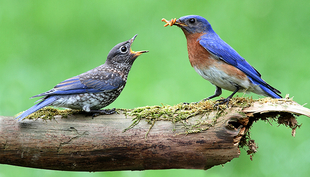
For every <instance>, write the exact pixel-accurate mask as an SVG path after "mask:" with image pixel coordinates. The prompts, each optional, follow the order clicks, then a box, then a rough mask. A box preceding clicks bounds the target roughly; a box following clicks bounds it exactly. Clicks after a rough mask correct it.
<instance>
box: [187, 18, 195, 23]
mask: <svg viewBox="0 0 310 177" xmlns="http://www.w3.org/2000/svg"><path fill="white" fill-rule="evenodd" d="M188 22H189V23H191V24H193V23H195V22H196V19H194V18H190V19H189V20H188Z"/></svg>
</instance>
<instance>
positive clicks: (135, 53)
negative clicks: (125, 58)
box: [130, 34, 149, 58]
mask: <svg viewBox="0 0 310 177" xmlns="http://www.w3.org/2000/svg"><path fill="white" fill-rule="evenodd" d="M137 35H138V34H136V35H134V37H133V38H131V39H130V43H131V44H132V43H133V41H134V40H135V39H136V37H137ZM147 52H149V51H147V50H143V51H137V52H135V51H133V50H131V47H130V53H131V54H133V55H134V58H136V57H138V56H139V55H141V54H142V53H147Z"/></svg>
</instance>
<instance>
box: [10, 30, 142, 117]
mask: <svg viewBox="0 0 310 177" xmlns="http://www.w3.org/2000/svg"><path fill="white" fill-rule="evenodd" d="M136 36H137V35H135V36H134V37H133V38H131V39H130V40H128V41H125V42H122V43H119V44H117V45H116V46H114V47H113V48H112V49H111V51H110V52H109V54H108V56H107V60H106V62H105V63H104V64H103V65H101V66H98V67H96V68H94V69H92V70H90V71H88V72H85V73H83V74H80V75H78V76H75V77H72V78H69V79H67V80H65V81H63V82H60V83H59V84H57V85H56V86H55V87H54V88H53V89H51V90H49V91H47V92H45V93H41V94H39V95H36V96H33V97H41V96H43V98H41V100H42V101H40V102H39V103H37V104H36V105H34V106H33V107H31V108H29V109H28V110H26V111H25V112H23V113H22V114H20V115H19V116H17V117H16V118H17V119H19V121H20V120H22V119H24V118H25V117H26V116H28V115H30V114H31V113H33V112H36V111H38V110H39V109H41V108H43V107H45V106H57V107H65V108H71V109H80V110H83V111H86V112H91V113H107V111H106V110H100V109H101V108H103V107H106V106H108V105H109V104H111V103H112V102H113V101H114V100H115V99H116V98H117V97H118V96H119V94H120V93H121V92H122V90H123V88H124V87H125V84H126V82H127V76H128V73H129V71H130V69H131V66H132V64H133V62H134V61H135V59H136V58H137V57H138V56H139V55H140V54H142V53H146V52H148V51H138V52H134V51H132V50H131V44H132V43H133V41H134V40H135V38H136ZM33 97H32V98H33Z"/></svg>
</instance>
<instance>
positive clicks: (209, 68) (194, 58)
mask: <svg viewBox="0 0 310 177" xmlns="http://www.w3.org/2000/svg"><path fill="white" fill-rule="evenodd" d="M162 21H164V22H166V24H165V26H168V25H170V26H172V25H176V26H178V27H180V28H181V29H182V31H183V32H184V34H185V36H186V40H187V50H188V57H189V61H190V63H191V65H192V67H194V69H195V70H196V72H197V73H198V74H199V75H201V76H202V77H203V78H204V79H206V80H208V81H210V82H211V83H212V84H213V85H215V86H216V91H215V94H214V95H212V96H210V97H208V98H206V99H204V100H207V99H211V98H214V97H217V96H220V95H221V94H222V88H223V89H225V90H229V91H233V93H232V94H231V95H230V96H228V97H227V98H226V99H221V100H218V101H219V103H218V104H224V103H227V104H228V102H229V100H230V99H231V98H232V97H233V96H234V94H235V93H237V92H244V91H246V92H253V93H256V94H259V95H264V96H269V97H272V98H282V97H281V96H280V95H279V94H281V92H280V91H279V90H277V89H275V88H273V87H272V86H270V85H269V84H267V83H266V82H265V81H264V80H263V79H262V78H261V74H260V73H259V72H258V71H257V70H256V69H255V68H254V67H252V66H251V65H250V64H249V63H248V62H247V61H245V59H244V58H242V57H241V56H240V55H239V54H238V53H237V52H236V51H235V50H234V49H233V48H232V47H230V46H229V45H228V44H227V43H226V42H224V41H223V40H222V39H221V38H220V37H219V36H218V35H217V34H216V33H215V32H214V31H213V29H212V27H211V25H210V23H209V22H208V21H207V20H206V19H204V18H203V17H201V16H197V15H189V16H184V17H181V18H179V19H178V20H177V19H172V20H171V21H167V20H166V19H162Z"/></svg>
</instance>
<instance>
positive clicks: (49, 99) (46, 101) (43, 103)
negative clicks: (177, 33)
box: [16, 96, 57, 121]
mask: <svg viewBox="0 0 310 177" xmlns="http://www.w3.org/2000/svg"><path fill="white" fill-rule="evenodd" d="M56 100H57V97H55V96H50V97H47V98H44V99H43V100H42V101H41V102H40V103H37V104H36V105H34V106H32V107H31V108H29V109H28V110H26V111H25V112H23V113H22V114H20V115H18V116H17V117H16V119H18V121H21V120H23V119H24V118H25V117H27V116H28V115H30V114H32V113H34V112H36V111H38V110H39V109H41V108H44V107H45V106H48V105H50V104H52V103H53V102H54V101H56Z"/></svg>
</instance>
